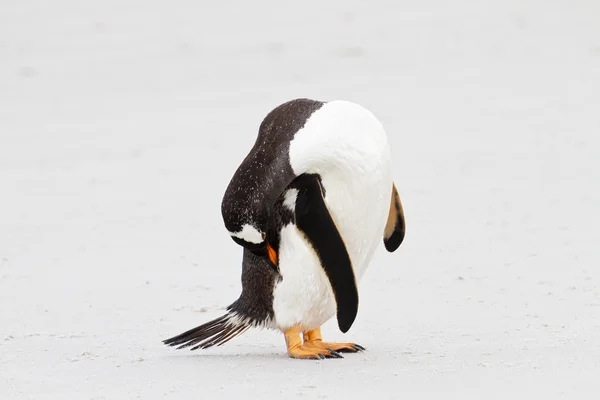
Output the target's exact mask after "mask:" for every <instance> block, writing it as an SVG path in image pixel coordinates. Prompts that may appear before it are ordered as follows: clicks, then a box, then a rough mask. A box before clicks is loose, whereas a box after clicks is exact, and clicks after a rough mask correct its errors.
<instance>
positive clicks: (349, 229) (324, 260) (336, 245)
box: [164, 99, 405, 359]
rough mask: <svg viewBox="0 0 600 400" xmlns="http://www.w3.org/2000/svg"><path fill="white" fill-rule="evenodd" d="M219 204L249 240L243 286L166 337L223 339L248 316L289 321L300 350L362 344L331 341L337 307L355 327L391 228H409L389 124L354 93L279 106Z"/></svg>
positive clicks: (298, 354)
mask: <svg viewBox="0 0 600 400" xmlns="http://www.w3.org/2000/svg"><path fill="white" fill-rule="evenodd" d="M221 212H222V215H223V219H224V222H225V227H226V228H227V230H228V231H229V233H230V235H231V237H232V239H233V240H234V241H235V242H236V243H237V244H239V245H241V246H242V247H243V248H244V249H243V260H242V294H241V295H240V297H239V298H238V299H237V300H236V301H235V302H234V303H233V304H231V305H230V306H229V307H228V308H227V313H226V314H225V315H223V316H222V317H220V318H217V319H215V320H213V321H210V322H208V323H206V324H204V325H201V326H198V327H197V328H194V329H191V330H189V331H187V332H184V333H182V334H180V335H178V336H175V337H173V338H171V339H167V340H165V341H164V343H165V344H167V345H170V346H178V348H184V347H190V346H192V350H195V349H197V348H203V349H205V348H208V347H211V346H215V345H216V346H220V345H222V344H224V343H225V342H227V341H229V340H231V339H232V338H234V337H236V336H238V335H240V334H242V333H243V332H245V331H246V330H247V329H248V328H250V327H263V328H271V329H278V330H280V331H281V332H283V334H284V336H285V341H286V345H287V351H288V354H289V356H290V357H292V358H312V359H322V358H338V357H341V356H340V354H339V352H356V351H360V350H364V348H363V347H361V346H359V345H357V344H354V343H326V342H323V340H322V337H321V331H320V327H321V325H323V324H324V323H325V322H326V321H327V320H329V319H330V318H331V317H333V316H334V315H336V316H337V322H338V326H339V328H340V330H341V331H342V332H344V333H345V332H347V331H348V330H349V329H350V327H351V326H352V323H353V322H354V319H355V318H356V314H357V311H358V290H357V282H358V281H359V280H360V279H361V278H362V276H363V274H364V272H365V270H366V268H367V266H368V265H369V263H370V261H371V258H372V257H373V253H374V252H375V250H376V248H377V246H378V245H379V243H381V241H382V239H383V243H384V245H385V248H386V249H387V250H388V251H390V252H393V251H395V250H396V249H397V248H398V246H400V244H401V243H402V240H403V239H404V232H405V223H404V214H403V210H402V204H401V202H400V197H399V196H398V192H397V190H396V187H395V185H394V183H393V181H392V171H391V156H390V147H389V143H388V138H387V135H386V133H385V131H384V129H383V127H382V125H381V123H380V122H379V121H378V120H377V118H375V116H374V115H373V114H372V113H371V112H369V111H368V110H366V109H365V108H363V107H361V106H359V105H357V104H354V103H350V102H347V101H330V102H321V101H315V100H309V99H296V100H292V101H289V102H287V103H284V104H282V105H280V106H278V107H277V108H275V109H274V110H273V111H271V112H270V113H269V114H268V115H267V116H266V118H265V119H264V120H263V122H262V123H261V125H260V128H259V132H258V138H257V140H256V143H255V144H254V146H253V147H252V150H250V153H249V154H248V155H247V157H246V158H245V159H244V161H243V162H242V164H241V165H240V166H239V168H238V169H237V171H236V172H235V175H234V176H233V178H232V180H231V182H230V183H229V186H228V188H227V190H226V192H225V196H224V198H223V202H222V207H221Z"/></svg>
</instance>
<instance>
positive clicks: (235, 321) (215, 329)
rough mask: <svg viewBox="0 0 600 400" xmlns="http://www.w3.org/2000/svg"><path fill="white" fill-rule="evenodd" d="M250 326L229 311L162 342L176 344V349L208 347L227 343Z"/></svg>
mask: <svg viewBox="0 0 600 400" xmlns="http://www.w3.org/2000/svg"><path fill="white" fill-rule="evenodd" d="M252 326H253V324H252V323H251V322H250V321H249V320H247V319H245V318H240V317H239V316H238V315H236V313H235V312H231V311H229V312H228V313H227V314H225V315H223V316H221V317H219V318H217V319H213V320H212V321H210V322H207V323H205V324H203V325H200V326H197V327H196V328H194V329H190V330H189V331H187V332H183V333H182V334H180V335H177V336H174V337H172V338H170V339H167V340H163V343H164V344H166V345H167V346H178V347H177V348H178V349H183V348H186V347H190V346H194V347H192V348H191V349H190V350H196V349H208V348H209V347H212V346H221V345H223V344H225V343H227V342H228V341H230V340H231V339H233V338H234V337H236V336H239V335H241V334H242V333H244V332H246V331H247V330H248V329H249V328H251V327H252Z"/></svg>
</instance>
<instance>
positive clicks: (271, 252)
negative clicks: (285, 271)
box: [267, 244, 277, 266]
mask: <svg viewBox="0 0 600 400" xmlns="http://www.w3.org/2000/svg"><path fill="white" fill-rule="evenodd" d="M267 254H268V255H269V260H271V262H272V263H273V265H275V266H277V252H276V251H275V249H274V248H273V247H271V245H270V244H267Z"/></svg>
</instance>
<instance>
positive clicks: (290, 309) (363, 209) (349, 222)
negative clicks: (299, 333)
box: [273, 101, 392, 330]
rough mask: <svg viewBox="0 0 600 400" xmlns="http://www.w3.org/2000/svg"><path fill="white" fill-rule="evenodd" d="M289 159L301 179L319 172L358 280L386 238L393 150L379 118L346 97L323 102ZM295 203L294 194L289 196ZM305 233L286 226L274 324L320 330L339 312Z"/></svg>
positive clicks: (327, 202)
mask: <svg viewBox="0 0 600 400" xmlns="http://www.w3.org/2000/svg"><path fill="white" fill-rule="evenodd" d="M290 162H291V165H292V168H293V169H294V172H295V174H296V175H297V176H299V175H301V174H303V173H313V174H319V175H320V176H321V181H322V185H323V188H324V190H325V203H326V204H327V208H328V209H329V212H330V214H331V216H332V218H333V220H334V222H335V224H336V226H337V228H338V231H339V232H340V235H341V237H342V239H343V240H344V243H345V245H346V249H347V251H348V255H349V256H350V259H351V261H352V267H353V270H354V275H355V277H356V280H357V282H358V281H359V280H360V279H361V278H362V276H363V274H364V272H365V270H366V268H367V267H368V265H369V263H370V261H371V259H372V257H373V254H374V252H375V250H376V249H377V247H378V246H379V245H380V243H381V242H382V240H383V231H384V227H385V223H386V220H387V215H388V212H389V204H390V199H391V193H392V177H391V164H390V150H389V145H388V141H387V136H386V134H385V132H384V130H383V128H382V127H381V124H380V123H379V121H377V119H376V118H375V117H374V116H373V115H372V114H371V113H370V112H368V111H367V110H365V109H364V108H362V107H360V106H358V105H356V104H352V103H347V102H338V101H336V102H331V103H327V104H325V105H324V106H323V107H322V108H321V109H320V110H318V111H317V112H315V113H314V114H313V115H312V116H311V117H310V118H309V120H308V121H307V123H306V125H305V126H304V128H302V129H301V130H300V131H299V132H298V133H296V135H295V138H294V140H293V141H292V143H291V145H290ZM288 197H289V199H288V203H290V206H291V205H292V204H291V203H293V200H294V193H289V196H288ZM303 235H304V234H303V233H302V232H300V231H298V229H296V226H295V225H293V224H290V225H288V226H286V227H284V228H283V230H282V231H281V240H280V245H279V270H280V273H281V276H282V280H281V281H280V282H279V283H278V284H277V286H276V287H275V289H274V293H273V310H274V313H275V321H274V322H275V324H276V326H277V327H278V328H279V329H281V330H286V329H289V328H291V327H293V326H295V325H298V324H299V325H300V326H301V328H302V329H303V330H310V329H315V328H317V327H319V326H321V325H322V324H324V323H325V322H326V321H327V320H329V319H330V318H331V317H333V316H334V315H335V312H336V304H335V299H334V295H333V290H332V288H331V284H330V282H329V280H328V278H327V276H326V274H325V271H324V270H323V268H322V267H321V264H320V261H319V259H318V257H317V255H316V254H315V252H314V250H313V249H312V247H311V246H310V244H308V242H307V241H306V240H305V238H304V236H303Z"/></svg>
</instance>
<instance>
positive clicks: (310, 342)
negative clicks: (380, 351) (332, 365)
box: [304, 328, 365, 353]
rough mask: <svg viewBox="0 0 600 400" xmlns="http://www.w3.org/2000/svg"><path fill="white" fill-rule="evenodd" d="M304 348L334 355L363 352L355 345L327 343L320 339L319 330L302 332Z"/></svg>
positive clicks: (359, 346)
mask: <svg viewBox="0 0 600 400" xmlns="http://www.w3.org/2000/svg"><path fill="white" fill-rule="evenodd" d="M304 347H308V348H311V349H325V350H329V351H333V352H335V353H337V352H341V353H356V352H359V351H364V350H365V348H364V347H362V346H361V345H358V344H356V343H328V342H324V341H323V338H322V337H321V329H320V328H317V329H314V330H312V331H308V332H304Z"/></svg>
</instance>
